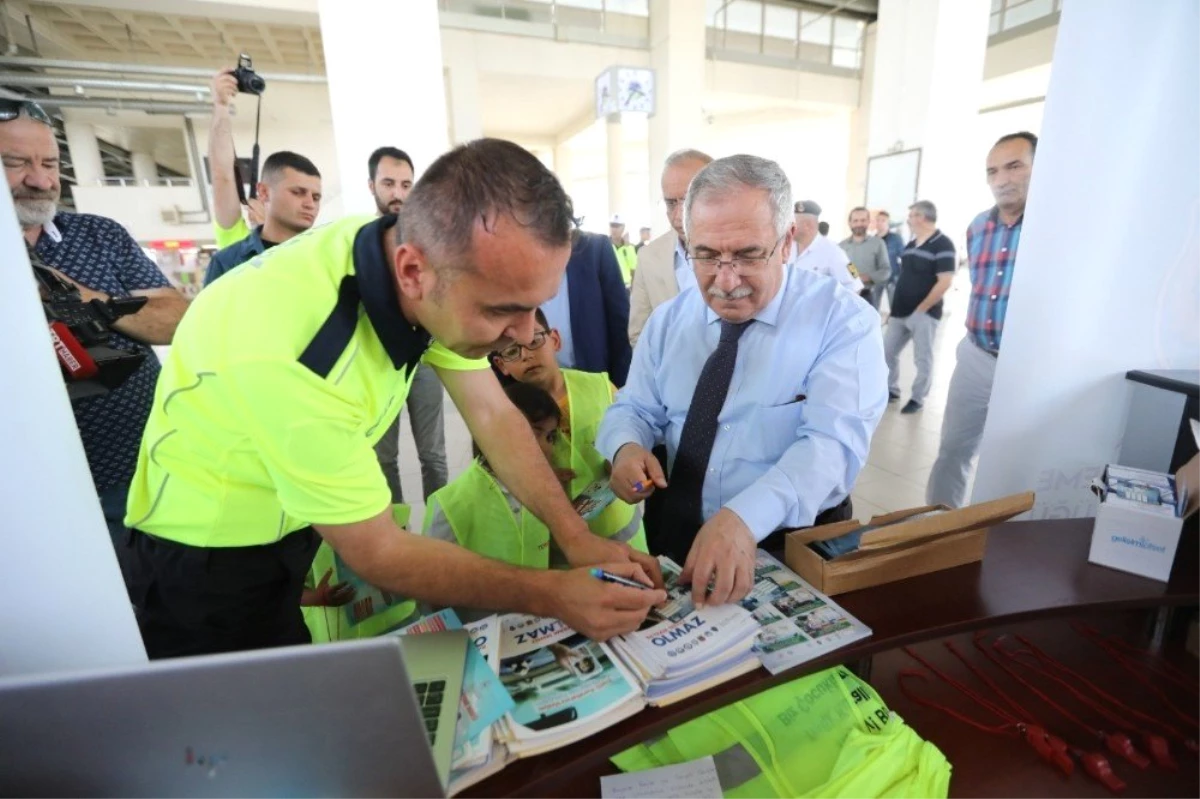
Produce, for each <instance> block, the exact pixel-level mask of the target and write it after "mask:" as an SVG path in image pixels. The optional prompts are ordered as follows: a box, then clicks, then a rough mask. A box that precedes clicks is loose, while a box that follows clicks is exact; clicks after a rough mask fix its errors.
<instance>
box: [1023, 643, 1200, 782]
mask: <svg viewBox="0 0 1200 799" xmlns="http://www.w3.org/2000/svg"><path fill="white" fill-rule="evenodd" d="M1016 638H1017V640H1018V641H1020V642H1021V643H1022V644H1024V645H1025V646H1026V647H1028V649H1026V650H1020V651H1018V652H1015V653H1013V654H1014V655H1033V656H1034V657H1036V658H1037V659H1038V660H1039V661H1041V662H1042V664H1044V665H1046V666H1051V667H1053V668H1054V669H1057V670H1058V671H1059V672H1061V673H1062V674H1065V675H1067V676H1068V677H1070V678H1071V679H1073V680H1075V681H1076V683H1077V684H1079V685H1083V686H1086V687H1087V688H1088V689H1090V690H1091V691H1092V692H1093V693H1094V694H1095V695H1096V696H1098V697H1100V698H1101V699H1103V700H1104V701H1106V702H1108V703H1109V704H1110V705H1112V706H1113V707H1115V708H1117V709H1118V710H1120V711H1122V712H1124V713H1125V714H1127V716H1128V717H1133V718H1136V719H1138V720H1140V721H1141V722H1143V723H1148V724H1150V725H1152V726H1155V727H1159V728H1161V729H1163V730H1165V731H1166V733H1167V734H1168V735H1171V736H1173V737H1176V738H1178V739H1180V740H1181V741H1184V742H1185V743H1190V744H1191V745H1192V746H1194V744H1195V741H1192V740H1190V739H1189V738H1188V736H1187V735H1186V733H1183V732H1181V731H1180V730H1179V729H1177V728H1176V727H1174V726H1172V725H1171V724H1169V723H1167V722H1165V721H1162V720H1161V719H1157V718H1155V717H1154V716H1150V715H1147V714H1146V713H1143V712H1142V711H1140V710H1138V709H1137V708H1135V707H1130V706H1129V705H1127V704H1125V703H1124V702H1122V701H1121V700H1119V699H1117V698H1116V697H1115V696H1113V695H1112V694H1110V693H1108V692H1107V691H1105V690H1104V689H1102V688H1100V687H1099V686H1098V685H1096V684H1095V683H1093V682H1092V681H1091V680H1089V679H1087V678H1086V677H1084V676H1083V675H1082V674H1079V673H1078V672H1076V671H1075V670H1073V669H1071V668H1069V667H1068V666H1066V665H1065V664H1063V663H1062V662H1061V661H1059V660H1056V659H1055V658H1053V657H1051V656H1050V655H1047V654H1046V653H1045V652H1043V651H1042V650H1041V649H1040V648H1038V647H1037V646H1035V645H1034V644H1033V643H1032V642H1030V641H1029V640H1028V639H1026V638H1024V637H1023V636H1020V635H1018V636H1016ZM1026 665H1027V666H1029V667H1030V668H1033V666H1031V665H1029V664H1026ZM1042 672H1043V673H1044V674H1045V675H1046V676H1047V677H1049V678H1051V679H1054V680H1056V681H1058V682H1060V683H1061V684H1063V685H1066V686H1067V688H1068V690H1070V691H1071V692H1072V693H1073V694H1075V695H1076V696H1078V697H1079V698H1080V701H1082V702H1084V703H1086V704H1088V705H1089V706H1090V707H1093V708H1095V709H1096V711H1097V712H1098V713H1100V714H1101V715H1103V716H1104V717H1105V718H1107V719H1108V720H1109V721H1111V722H1113V723H1114V724H1117V725H1119V726H1122V727H1129V728H1132V727H1133V725H1132V724H1130V722H1129V721H1128V720H1127V719H1123V718H1121V717H1119V716H1116V715H1115V714H1113V713H1111V712H1109V711H1108V709H1106V708H1105V707H1103V706H1102V705H1100V704H1099V703H1097V702H1094V701H1092V700H1089V699H1087V698H1086V697H1084V696H1082V695H1081V694H1080V693H1079V691H1077V690H1076V689H1075V688H1074V687H1072V686H1071V685H1069V684H1067V683H1066V682H1064V681H1063V680H1061V679H1060V678H1058V677H1055V676H1054V675H1053V674H1050V673H1049V672H1047V671H1045V669H1044V668H1043V669H1042ZM1138 731H1139V732H1141V734H1142V742H1143V743H1144V744H1145V745H1146V748H1147V749H1149V750H1150V753H1151V755H1152V756H1153V757H1154V760H1155V762H1156V763H1158V765H1160V766H1162V767H1163V768H1168V769H1171V770H1172V771H1174V770H1175V769H1176V768H1178V766H1177V765H1176V764H1175V761H1174V760H1173V759H1172V757H1171V752H1170V748H1169V747H1168V746H1167V741H1166V739H1164V738H1163V737H1162V736H1160V735H1155V734H1154V733H1152V732H1150V731H1149V730H1146V729H1144V728H1143V729H1141V730H1138Z"/></svg>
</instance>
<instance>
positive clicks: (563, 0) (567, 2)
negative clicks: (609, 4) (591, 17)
mask: <svg viewBox="0 0 1200 799" xmlns="http://www.w3.org/2000/svg"><path fill="white" fill-rule="evenodd" d="M558 5H560V6H570V7H572V8H586V9H588V10H590V11H600V10H601V9H603V7H604V0H558Z"/></svg>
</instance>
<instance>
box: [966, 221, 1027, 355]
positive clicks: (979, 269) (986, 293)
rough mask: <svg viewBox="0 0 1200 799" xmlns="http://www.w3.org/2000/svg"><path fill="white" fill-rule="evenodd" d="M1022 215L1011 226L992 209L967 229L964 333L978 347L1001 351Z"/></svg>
mask: <svg viewBox="0 0 1200 799" xmlns="http://www.w3.org/2000/svg"><path fill="white" fill-rule="evenodd" d="M1024 221H1025V217H1024V216H1022V217H1021V218H1020V219H1018V220H1017V221H1016V222H1014V223H1013V224H1011V225H1006V224H1004V223H1003V222H1001V221H1000V212H999V210H998V209H997V208H995V207H993V208H992V209H991V210H988V211H984V212H983V213H981V214H980V215H979V216H977V217H975V220H974V221H973V222H971V226H970V227H969V228H967V255H968V257H969V258H970V262H971V267H970V268H971V302H970V305H968V306H967V334H968V335H970V337H971V340H972V341H974V342H975V344H977V345H978V346H979V347H980V348H982V349H984V350H986V351H988V352H990V353H993V354H995V353H997V352H999V351H1000V337H1001V336H1002V335H1003V333H1004V315H1005V314H1006V313H1007V312H1008V292H1009V289H1010V288H1011V286H1012V276H1013V268H1014V267H1015V265H1016V259H1017V246H1018V245H1019V244H1020V242H1021V225H1022V223H1023V222H1024Z"/></svg>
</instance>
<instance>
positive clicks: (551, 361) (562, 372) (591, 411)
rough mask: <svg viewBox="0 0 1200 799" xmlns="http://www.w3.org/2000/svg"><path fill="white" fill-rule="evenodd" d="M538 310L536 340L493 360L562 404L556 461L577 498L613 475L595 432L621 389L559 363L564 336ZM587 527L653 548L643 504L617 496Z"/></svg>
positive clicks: (639, 547)
mask: <svg viewBox="0 0 1200 799" xmlns="http://www.w3.org/2000/svg"><path fill="white" fill-rule="evenodd" d="M535 316H536V318H537V330H536V331H535V333H534V339H533V341H532V342H531V346H529V347H525V346H521V345H515V344H514V345H513V346H511V347H509V348H508V349H506V350H504V351H503V352H499V353H495V354H493V355H492V363H493V364H495V366H496V368H497V369H498V370H500V372H501V373H503V374H505V375H507V376H509V377H511V378H512V379H514V380H516V381H517V382H518V383H520V384H525V385H532V386H537V387H538V388H540V389H542V390H543V391H545V392H547V393H548V394H550V396H551V397H553V398H554V401H555V402H556V403H557V404H558V408H559V411H560V421H559V423H558V432H559V437H558V441H557V442H556V443H555V446H554V457H553V459H552V463H553V464H554V466H555V468H556V469H557V470H558V471H559V474H560V475H568V476H569V480H568V481H567V493H568V494H570V496H571V498H572V499H574V498H575V497H578V496H579V495H580V494H581V493H582V492H583V491H584V489H586V488H587V487H588V486H589V485H591V484H592V483H594V482H597V481H602V482H607V480H608V470H607V469H606V464H605V461H604V456H602V455H601V454H600V453H599V452H598V451H597V450H596V433H597V431H598V430H599V429H600V421H601V420H602V419H603V418H604V412H605V411H607V410H608V407H609V406H610V405H612V403H613V398H614V397H615V395H616V393H617V389H616V387H615V386H613V384H612V383H611V382H610V381H609V379H608V375H607V374H596V373H593V372H580V371H578V370H576V369H563V368H560V367H559V365H558V361H557V360H556V358H555V355H556V353H558V351H559V350H561V349H562V339H561V338H560V337H559V334H558V331H557V330H555V329H554V328H552V327H550V325H549V323H548V322H547V320H546V315H545V314H544V313H542V310H541V309H540V308H539V309H538V310H537V312H536V314H535ZM588 528H589V529H591V531H592V532H593V533H595V534H596V535H599V536H602V537H604V538H611V539H612V540H614V541H623V542H625V543H628V544H629V545H630V546H631V547H633V548H634V549H636V550H638V551H639V552H648V551H649V550H647V548H646V533H645V531H644V530H643V529H642V506H641V505H628V504H626V503H624V502H622V501H621V500H619V499H616V500H613V502H612V504H611V505H609V506H608V507H607V508H605V509H604V511H603V512H602V513H600V514H599V515H598V516H596V517H595V518H593V519H592V520H591V521H589V522H588Z"/></svg>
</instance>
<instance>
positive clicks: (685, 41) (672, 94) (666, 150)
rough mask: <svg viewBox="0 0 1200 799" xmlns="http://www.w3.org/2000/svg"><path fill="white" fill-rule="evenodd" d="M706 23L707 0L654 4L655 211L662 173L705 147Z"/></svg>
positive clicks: (668, 0)
mask: <svg viewBox="0 0 1200 799" xmlns="http://www.w3.org/2000/svg"><path fill="white" fill-rule="evenodd" d="M706 24H707V17H706V16H705V2H704V0H650V66H651V67H653V68H654V72H655V76H654V77H655V91H656V93H657V98H658V102H657V111H656V112H655V114H654V116H652V117H651V118H650V125H649V143H650V153H649V159H650V163H649V164H648V172H649V174H650V176H651V179H650V181H649V184H650V186H649V189H650V193H649V197H648V200H649V207H654V204H655V203H656V202H657V201H658V200H659V196H658V195H659V188H658V175H659V174H661V172H662V165H663V161H665V160H666V158H667V156H668V155H670V154H671V153H672V152H674V151H675V150H678V149H681V148H684V147H699V146H700V135H701V132H702V128H703V125H704V119H703V115H702V113H701V104H702V102H703V98H704V72H705V63H704V53H705V25H706Z"/></svg>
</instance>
